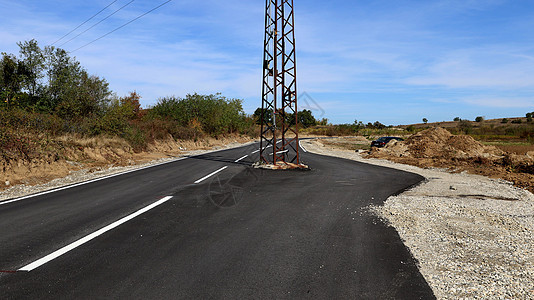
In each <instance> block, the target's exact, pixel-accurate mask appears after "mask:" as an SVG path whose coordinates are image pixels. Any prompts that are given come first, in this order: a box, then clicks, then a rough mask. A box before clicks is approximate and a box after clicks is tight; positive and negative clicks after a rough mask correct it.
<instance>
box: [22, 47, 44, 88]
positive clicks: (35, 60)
mask: <svg viewBox="0 0 534 300" xmlns="http://www.w3.org/2000/svg"><path fill="white" fill-rule="evenodd" d="M17 45H18V46H19V48H20V50H19V54H20V60H21V61H22V63H23V64H24V66H25V70H26V72H25V76H24V78H23V88H24V89H25V90H26V91H27V92H28V94H29V96H30V97H36V96H37V93H38V91H39V88H40V87H41V82H40V81H41V79H42V78H43V77H44V74H43V72H44V70H45V56H44V54H43V51H42V50H41V48H39V45H38V44H37V41H36V40H33V39H32V40H30V41H25V42H19V43H17Z"/></svg>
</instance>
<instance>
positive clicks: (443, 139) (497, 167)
mask: <svg viewBox="0 0 534 300" xmlns="http://www.w3.org/2000/svg"><path fill="white" fill-rule="evenodd" d="M362 156H363V157H365V158H379V159H387V160H391V161H394V162H397V163H403V164H410V165H415V166H418V167H423V168H428V167H437V168H447V169H449V170H450V171H453V172H462V171H467V172H469V173H473V174H480V175H486V176H490V177H493V178H502V179H505V180H508V181H511V182H513V183H514V184H515V185H516V186H519V187H522V188H526V189H528V190H530V191H534V155H529V154H528V153H527V154H525V155H517V154H512V153H507V152H505V151H502V150H500V149H498V148H497V147H495V146H487V145H483V144H481V143H480V142H478V141H476V140H475V139H473V138H472V137H471V136H467V135H453V134H451V133H450V132H449V131H447V130H445V129H443V128H439V127H436V128H431V129H427V130H424V131H421V132H419V133H417V134H414V135H412V136H410V137H409V138H407V139H406V140H405V141H391V142H389V143H388V144H387V145H386V147H384V148H373V149H371V150H370V151H369V152H367V153H364V154H363V155H362Z"/></svg>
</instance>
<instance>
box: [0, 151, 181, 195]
mask: <svg viewBox="0 0 534 300" xmlns="http://www.w3.org/2000/svg"><path fill="white" fill-rule="evenodd" d="M187 158H189V157H180V158H177V159H173V160H170V161H165V162H162V163H159V164H155V165H149V166H145V167H142V168H138V169H133V170H128V171H125V172H120V173H115V174H111V175H107V176H103V177H99V178H95V179H91V180H88V181H83V182H78V183H74V184H71V185H66V186H63V187H59V188H55V189H51V190H48V191H44V192H40V193H35V194H31V195H28V196H23V197H19V198H16V199H12V200H7V201H3V202H0V205H5V204H8V203H13V202H17V201H21V200H25V199H29V198H34V197H37V196H42V195H46V194H50V193H55V192H59V191H62V190H66V189H70V188H73V187H77V186H80V185H84V184H89V183H92V182H97V181H100V180H104V179H108V178H112V177H117V176H120V175H125V174H128V173H133V172H137V171H141V170H144V169H149V168H153V167H157V166H161V165H165V164H170V163H173V162H177V161H180V160H184V159H187Z"/></svg>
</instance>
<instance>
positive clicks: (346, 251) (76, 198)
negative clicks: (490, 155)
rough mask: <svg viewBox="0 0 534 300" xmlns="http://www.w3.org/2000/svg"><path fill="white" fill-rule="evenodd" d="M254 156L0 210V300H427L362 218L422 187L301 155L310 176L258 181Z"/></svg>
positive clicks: (121, 179)
mask: <svg viewBox="0 0 534 300" xmlns="http://www.w3.org/2000/svg"><path fill="white" fill-rule="evenodd" d="M257 147H258V146H257V144H256V145H249V146H246V147H241V148H236V149H231V150H225V151H219V152H213V153H210V154H205V155H201V156H196V157H191V158H187V159H182V160H178V161H175V162H172V163H167V164H164V165H159V166H156V167H152V168H148V169H143V170H140V171H136V172H132V173H128V174H124V175H120V176H115V177H111V178H108V179H105V180H100V181H96V182H92V183H88V184H84V185H80V186H76V187H72V188H69V189H64V190H61V191H57V192H54V193H49V194H45V195H40V196H36V197H32V198H27V199H23V200H20V201H15V202H9V203H7V202H0V271H1V272H0V298H2V299H123V298H127V299H185V298H187V299H190V298H210V299H211V298H215V299H221V298H223V299H251V298H253V299H284V298H312V299H326V298H329V299H433V298H435V297H434V295H433V293H432V290H431V289H430V288H429V286H428V284H427V283H426V282H425V280H424V278H423V277H422V276H421V274H420V273H419V271H418V269H417V266H416V262H415V260H414V258H413V257H412V256H411V254H410V253H409V250H408V249H407V248H406V247H405V246H404V245H403V244H402V242H401V240H400V238H399V236H398V234H397V233H396V231H395V230H394V229H392V228H390V227H387V226H386V225H384V224H383V222H382V221H380V220H378V219H377V218H375V217H374V216H372V215H371V214H369V213H367V212H366V211H365V210H364V209H362V208H365V207H366V206H368V205H370V204H374V205H380V204H382V203H383V202H384V200H385V199H386V198H387V197H388V196H390V195H392V194H395V193H398V192H400V191H402V190H404V189H406V188H407V187H410V186H412V185H414V184H417V183H418V182H420V181H421V180H422V179H423V178H422V177H420V176H418V175H415V174H411V173H406V172H402V171H398V170H392V169H388V168H383V167H378V166H372V165H367V164H361V163H358V162H354V161H348V160H343V159H338V158H332V157H325V156H320V155H314V154H310V153H304V152H303V151H302V153H301V154H302V161H303V162H304V163H306V164H308V165H310V166H311V167H312V170H311V171H269V170H258V169H253V168H251V167H250V165H251V164H252V163H253V162H255V161H256V160H257V159H258V153H257V152H256V153H253V152H254V151H255V150H256V149H257ZM245 155H248V156H246V157H245ZM239 159H241V160H239ZM237 160H239V161H238V162H236V161H237ZM214 172H217V173H216V174H213V173H214ZM210 174H213V175H212V176H210V177H207V176H208V175H210ZM161 199H163V200H162V201H160V202H157V201H159V200H161ZM155 202H157V203H156V204H157V205H158V206H154V205H153V206H152V207H150V210H148V209H147V210H146V211H142V213H141V212H139V211H140V210H142V209H143V208H146V207H147V206H149V205H151V204H153V203H155ZM135 212H139V213H138V215H135V216H131V214H133V213H135ZM128 216H130V218H129V217H128ZM123 218H127V219H123ZM121 220H122V221H123V223H121V224H118V225H117V224H116V227H114V228H111V229H109V228H108V229H109V230H108V231H105V232H101V233H102V234H101V235H96V234H95V232H97V233H98V232H99V230H101V229H103V228H104V229H105V227H106V226H107V225H110V224H114V223H115V222H117V221H121ZM91 235H93V238H92V239H86V240H84V241H85V243H82V244H81V245H79V246H78V247H72V249H70V251H67V252H65V253H61V254H57V257H55V258H54V259H51V260H49V261H46V262H44V263H42V264H39V259H41V258H43V257H47V256H48V255H50V254H52V253H55V252H56V251H57V250H59V249H61V248H63V247H65V246H68V245H72V243H78V244H80V239H83V238H84V237H88V236H91ZM41 262H42V261H41ZM36 264H37V265H36ZM28 269H31V270H28Z"/></svg>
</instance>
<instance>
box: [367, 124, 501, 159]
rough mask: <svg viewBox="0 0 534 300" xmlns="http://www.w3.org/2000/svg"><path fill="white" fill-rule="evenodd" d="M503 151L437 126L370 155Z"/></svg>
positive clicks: (465, 155) (489, 154)
mask: <svg viewBox="0 0 534 300" xmlns="http://www.w3.org/2000/svg"><path fill="white" fill-rule="evenodd" d="M502 155H504V153H503V151H501V150H499V149H497V148H496V147H494V146H485V145H483V144H481V143H480V142H478V141H476V140H475V139H473V138H472V137H470V136H467V135H452V134H451V133H450V132H449V131H447V130H445V129H443V128H440V127H436V128H431V129H427V130H424V131H421V132H419V133H417V134H414V135H412V136H410V137H409V138H407V139H406V140H405V141H403V142H399V141H392V142H390V143H388V144H387V145H386V147H384V148H376V149H372V150H371V153H370V157H375V158H385V157H384V156H394V157H412V158H439V159H472V158H485V159H501V158H502Z"/></svg>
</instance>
